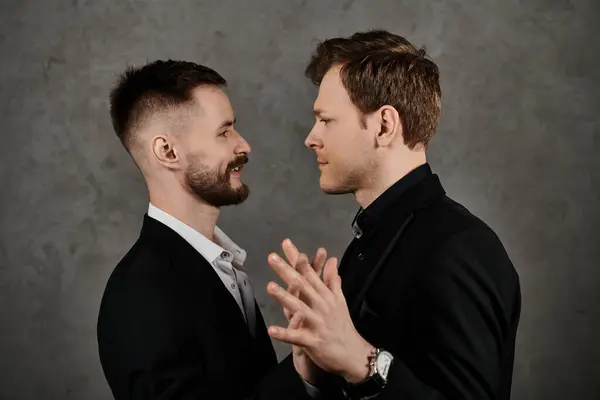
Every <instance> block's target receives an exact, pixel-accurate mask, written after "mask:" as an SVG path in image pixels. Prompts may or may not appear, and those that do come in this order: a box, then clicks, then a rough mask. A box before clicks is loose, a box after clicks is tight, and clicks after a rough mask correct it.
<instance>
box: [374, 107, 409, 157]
mask: <svg viewBox="0 0 600 400" xmlns="http://www.w3.org/2000/svg"><path fill="white" fill-rule="evenodd" d="M376 115H377V120H378V128H379V131H378V132H377V136H376V138H375V141H376V143H377V145H378V146H379V147H387V146H389V145H390V144H391V143H392V141H393V140H394V138H396V137H400V138H401V139H400V140H403V139H402V134H403V129H402V121H401V120H400V115H399V114H398V111H397V110H396V109H395V108H394V107H392V106H388V105H385V106H382V107H381V108H380V109H379V110H377V111H376Z"/></svg>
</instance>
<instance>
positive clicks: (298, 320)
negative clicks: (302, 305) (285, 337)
mask: <svg viewBox="0 0 600 400" xmlns="http://www.w3.org/2000/svg"><path fill="white" fill-rule="evenodd" d="M303 321H304V316H303V315H302V312H301V311H298V312H297V313H296V314H294V316H293V317H292V319H291V320H290V324H289V326H288V329H300V328H301V327H302V322H303Z"/></svg>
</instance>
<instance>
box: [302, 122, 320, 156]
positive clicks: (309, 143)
mask: <svg viewBox="0 0 600 400" xmlns="http://www.w3.org/2000/svg"><path fill="white" fill-rule="evenodd" d="M316 130H317V124H315V125H314V126H313V128H312V129H311V130H310V132H309V133H308V135H307V136H306V139H305V140H304V146H306V147H308V148H309V149H312V150H315V149H317V148H319V147H322V145H321V141H320V140H318V137H317V132H316Z"/></svg>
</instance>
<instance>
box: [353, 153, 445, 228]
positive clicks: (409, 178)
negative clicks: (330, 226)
mask: <svg viewBox="0 0 600 400" xmlns="http://www.w3.org/2000/svg"><path fill="white" fill-rule="evenodd" d="M427 182H428V183H427ZM444 193H445V192H444V189H443V188H442V186H441V183H440V182H439V179H438V178H437V175H434V174H433V173H432V172H431V167H430V166H429V164H427V163H425V164H423V165H421V166H419V167H417V168H415V169H414V170H412V171H411V172H409V173H408V174H406V175H405V176H404V177H402V178H400V179H399V180H398V181H397V182H396V183H394V184H393V185H392V186H390V187H389V188H388V189H387V190H386V191H385V192H383V193H382V194H381V195H380V196H379V197H377V198H376V199H375V200H374V201H373V202H372V203H371V204H370V205H369V206H368V207H367V208H364V209H363V208H362V207H361V208H360V209H359V210H358V212H357V214H356V216H355V217H354V220H353V221H352V234H353V235H354V237H355V238H357V239H358V238H360V237H362V236H363V235H367V234H370V233H371V232H373V231H374V230H375V229H376V228H377V227H378V226H381V225H383V224H386V223H388V222H391V221H390V219H395V217H400V215H396V214H399V213H402V214H406V213H409V212H411V211H412V210H413V209H415V208H417V207H418V206H419V205H421V204H422V203H423V201H426V200H428V199H429V198H430V197H437V195H439V194H444Z"/></svg>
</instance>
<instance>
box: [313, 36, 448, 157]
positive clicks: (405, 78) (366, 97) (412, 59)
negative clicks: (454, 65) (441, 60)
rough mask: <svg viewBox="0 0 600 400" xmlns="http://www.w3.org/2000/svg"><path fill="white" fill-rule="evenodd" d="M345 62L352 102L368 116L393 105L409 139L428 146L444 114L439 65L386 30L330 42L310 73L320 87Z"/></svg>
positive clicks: (344, 77)
mask: <svg viewBox="0 0 600 400" xmlns="http://www.w3.org/2000/svg"><path fill="white" fill-rule="evenodd" d="M336 66H341V69H340V78H341V81H342V84H343V86H344V87H345V89H346V90H347V92H348V95H349V97H350V100H351V101H352V103H353V104H354V105H355V106H356V107H357V108H358V110H359V111H360V112H361V113H362V116H361V124H362V125H363V128H364V127H366V119H365V114H369V113H372V112H374V111H377V110H378V109H379V108H380V107H382V106H384V105H390V106H392V107H394V108H395V109H396V110H397V111H398V114H399V115H400V119H401V121H402V128H403V136H404V143H405V144H406V145H407V146H408V147H409V148H410V149H413V148H414V147H415V146H416V145H418V144H421V145H422V146H423V147H424V148H427V145H428V144H429V141H430V139H431V138H432V137H433V135H434V134H435V131H436V129H437V125H438V122H439V118H440V112H441V96H442V93H441V88H440V83H439V69H438V67H437V65H436V64H435V63H434V62H433V61H432V60H431V59H430V58H429V57H428V56H427V55H426V53H425V49H424V48H420V49H417V48H416V47H415V46H413V45H412V44H411V43H410V42H409V41H408V40H406V39H405V38H403V37H402V36H398V35H395V34H392V33H389V32H387V31H383V30H371V31H367V32H358V33H355V34H354V35H352V36H350V37H347V38H333V39H328V40H325V41H323V42H321V43H319V45H318V46H317V48H316V50H315V52H314V53H313V55H312V58H311V60H310V63H309V65H308V66H307V67H306V70H305V73H306V76H307V77H308V78H309V79H310V80H311V81H312V82H313V83H314V84H315V85H320V84H321V81H322V80H323V77H324V76H325V74H326V73H327V72H328V71H329V70H330V69H331V68H332V67H336Z"/></svg>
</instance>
